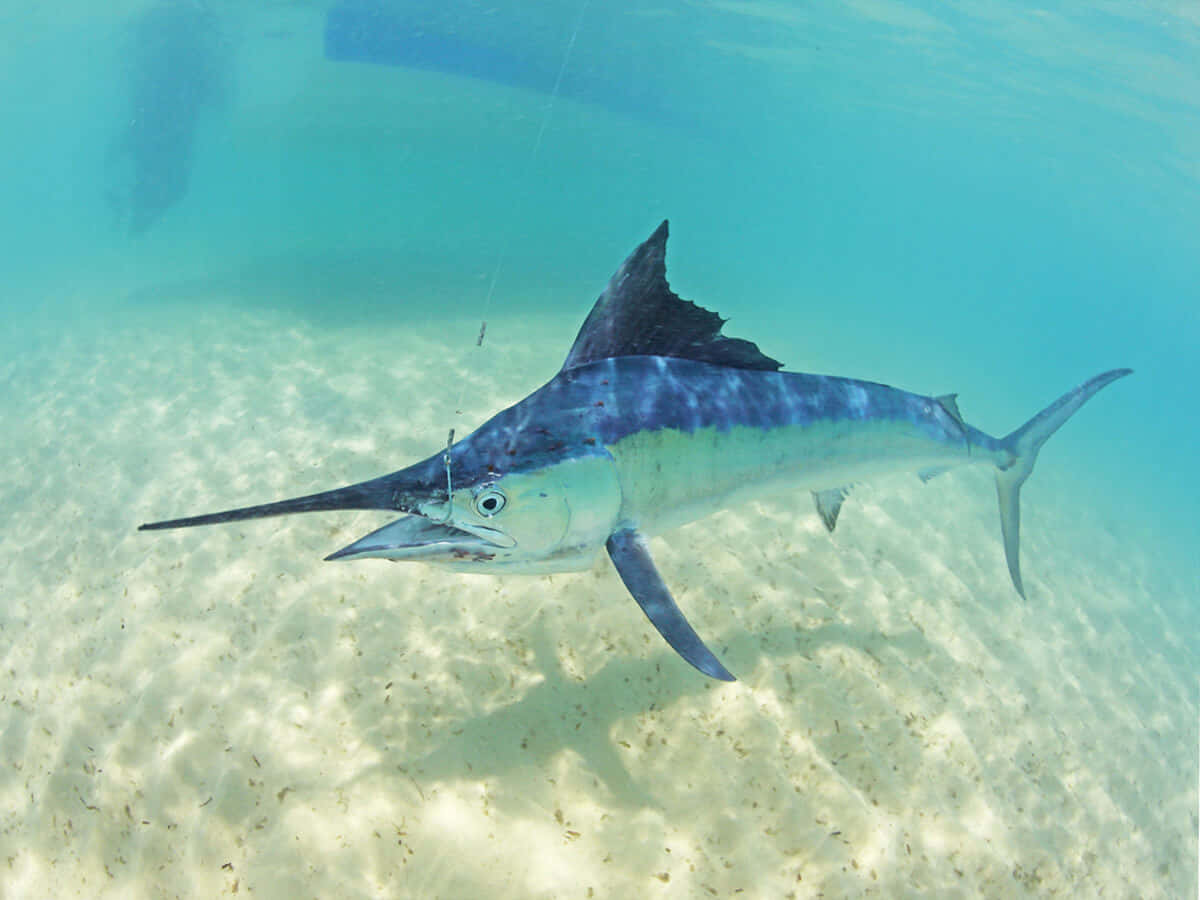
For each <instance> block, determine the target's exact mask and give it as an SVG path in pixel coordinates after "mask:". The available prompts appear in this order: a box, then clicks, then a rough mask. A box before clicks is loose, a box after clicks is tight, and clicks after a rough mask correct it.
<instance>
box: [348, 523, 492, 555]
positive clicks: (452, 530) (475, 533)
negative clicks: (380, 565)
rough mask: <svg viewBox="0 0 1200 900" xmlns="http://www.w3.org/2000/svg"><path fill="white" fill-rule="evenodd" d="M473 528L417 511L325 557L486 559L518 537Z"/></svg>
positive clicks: (488, 529)
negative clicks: (461, 526) (439, 519)
mask: <svg viewBox="0 0 1200 900" xmlns="http://www.w3.org/2000/svg"><path fill="white" fill-rule="evenodd" d="M469 527H470V529H471V530H470V531H467V530H465V529H464V528H460V527H458V526H457V525H451V524H450V523H448V522H439V521H435V520H433V519H430V518H427V517H426V516H423V515H419V514H414V515H408V516H404V517H403V518H401V519H397V520H396V521H394V522H391V523H389V524H387V525H384V526H383V527H382V528H379V529H376V530H375V531H372V532H371V533H370V534H368V535H365V536H364V537H361V538H359V539H358V540H357V541H355V542H354V543H353V544H350V545H348V546H346V547H343V548H342V549H341V550H338V551H337V552H336V553H331V554H329V556H327V557H325V559H326V561H329V560H335V559H396V560H398V559H405V560H416V561H420V562H484V561H487V560H491V559H495V557H496V550H497V549H499V548H507V547H512V546H514V545H515V543H516V542H515V541H514V540H513V539H512V538H511V537H509V536H508V535H506V534H504V532H502V531H497V530H496V529H494V528H487V527H486V526H483V525H474V524H472V525H470V526H469Z"/></svg>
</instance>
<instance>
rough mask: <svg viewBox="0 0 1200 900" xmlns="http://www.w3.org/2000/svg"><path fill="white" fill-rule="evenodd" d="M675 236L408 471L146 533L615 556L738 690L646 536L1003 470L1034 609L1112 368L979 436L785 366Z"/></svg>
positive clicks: (662, 620)
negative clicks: (673, 259) (1082, 412)
mask: <svg viewBox="0 0 1200 900" xmlns="http://www.w3.org/2000/svg"><path fill="white" fill-rule="evenodd" d="M666 245H667V223H666V222H665V221H664V222H663V223H662V224H661V225H660V226H659V227H658V229H657V230H656V231H655V232H654V233H653V234H652V235H651V236H650V237H649V239H647V240H646V241H645V243H643V244H642V245H641V246H639V247H638V248H637V249H636V250H634V251H633V253H632V254H631V255H630V256H629V258H628V259H626V260H625V262H624V264H622V266H621V267H620V268H619V269H618V270H617V272H616V274H615V275H613V276H612V278H611V279H610V281H609V282H608V286H607V287H606V288H605V290H604V292H603V293H602V294H601V295H600V298H599V299H598V300H597V301H596V304H595V306H594V307H593V308H592V311H591V313H590V314H589V315H588V317H587V320H586V321H585V322H584V323H583V327H582V328H581V329H580V331H579V335H578V336H577V337H576V339H575V343H574V345H573V346H572V347H571V351H570V353H568V354H567V359H566V362H564V363H563V366H562V369H560V370H559V372H558V374H556V375H555V376H554V377H553V378H552V379H550V381H549V382H547V383H546V384H544V385H543V386H542V387H540V388H538V389H537V390H536V391H534V392H533V393H532V394H530V395H529V396H528V397H526V398H525V399H524V400H522V401H520V402H519V403H517V404H515V405H513V406H510V407H509V408H508V409H505V410H503V411H501V412H499V413H497V414H496V415H495V416H493V417H492V418H491V419H489V420H488V421H487V422H485V423H484V424H483V425H482V426H480V427H479V428H478V429H477V430H476V431H474V432H472V433H471V434H470V435H469V436H467V437H466V438H464V439H463V440H461V441H460V442H458V443H453V441H451V442H450V443H449V444H448V446H447V447H446V449H445V450H443V451H442V452H439V453H436V454H434V455H433V456H430V457H429V458H428V459H426V460H424V461H422V462H419V463H417V464H415V465H412V466H409V467H408V468H405V469H401V470H399V471H397V472H393V473H391V474H390V475H384V476H381V477H379V478H374V479H371V480H369V481H363V482H360V483H358V484H352V485H349V486H347V487H342V488H337V489H335V490H330V491H324V492H322V493H318V494H310V495H308V496H304V497H298V498H295V499H291V500H282V501H278V502H275V503H267V504H264V505H261V506H248V507H243V508H241V509H233V510H228V511H226V512H218V513H211V514H208V515H202V516H193V517H190V518H183V519H172V520H170V521H164V522H153V523H150V524H147V525H142V526H141V529H142V530H146V529H160V528H183V527H188V526H192V525H209V524H214V523H219V522H233V521H238V520H242V519H254V518H259V517H262V516H277V515H283V514H285V513H297V512H313V511H317V510H336V509H380V510H395V511H397V512H401V513H404V514H405V515H404V516H403V517H402V518H400V519H397V520H396V521H394V522H392V523H390V524H388V525H385V526H383V527H382V528H380V529H378V530H376V531H373V532H371V533H370V534H368V535H366V536H365V537H363V538H360V539H359V540H357V541H355V542H354V543H352V544H350V545H349V546H347V547H345V548H343V549H341V550H339V551H337V552H336V553H333V554H331V555H330V556H328V557H326V559H330V560H334V559H342V560H348V559H365V558H370V557H376V558H383V559H391V560H416V561H420V562H426V563H434V564H436V565H442V566H446V567H449V568H451V569H455V570H460V571H468V572H486V573H494V574H502V573H508V572H522V573H534V574H537V573H542V574H545V573H552V572H570V571H580V570H585V569H588V568H590V567H591V566H592V565H593V563H594V562H595V560H596V557H597V556H598V555H599V553H600V550H601V548H603V549H605V550H607V552H608V555H609V557H610V558H611V559H612V562H613V565H614V566H616V570H617V573H618V574H619V575H620V577H621V580H622V581H623V582H624V583H625V586H626V587H627V588H628V589H629V593H630V594H632V595H633V598H634V600H636V601H637V603H638V605H639V606H641V608H642V610H643V611H644V612H645V614H646V616H647V617H648V618H649V619H650V621H651V623H652V624H653V625H654V627H655V628H657V629H658V631H659V633H660V634H662V636H663V637H664V638H665V639H666V641H667V643H668V644H670V645H671V647H673V648H674V649H675V650H676V651H677V652H678V653H679V654H680V655H681V656H682V657H683V658H684V659H685V660H687V661H688V662H689V663H691V664H692V665H693V666H695V667H696V668H697V669H699V670H700V671H701V672H703V673H704V674H705V675H709V676H711V677H713V678H719V679H722V680H725V681H732V680H734V677H733V675H731V674H730V673H729V670H728V669H726V668H725V666H723V665H722V664H721V662H720V661H719V660H718V659H717V658H716V656H714V655H713V653H712V651H710V650H709V649H708V647H706V646H705V644H704V642H703V641H702V640H701V639H700V637H699V635H697V633H696V632H695V630H694V629H693V628H692V626H691V625H690V624H689V623H688V621H687V619H686V618H685V617H684V615H683V612H682V611H681V610H680V608H679V606H678V605H677V604H676V602H675V600H674V599H673V598H672V596H671V592H670V591H669V590H668V588H667V586H666V584H665V583H664V582H663V579H662V578H661V577H660V575H659V573H658V570H657V569H656V568H655V565H654V561H653V559H652V558H651V556H650V549H649V546H648V544H647V537H648V536H651V535H655V534H659V533H662V532H664V531H668V530H670V529H672V528H676V527H678V526H680V525H683V524H685V523H687V522H691V521H693V520H696V519H700V518H703V517H704V516H707V515H709V514H711V513H713V512H715V511H717V510H718V509H721V508H723V507H726V506H729V505H731V504H733V503H736V502H740V501H743V500H746V499H748V498H754V497H763V496H772V495H777V494H779V493H780V492H781V491H784V490H808V491H811V492H812V495H813V497H814V498H815V501H816V508H817V512H818V513H819V514H820V516H821V519H822V521H823V522H824V524H825V526H826V527H827V528H828V529H829V530H830V531H832V530H833V528H834V526H835V525H836V524H837V519H838V513H839V512H840V511H841V508H842V503H843V501H844V500H845V499H846V496H847V494H848V492H849V489H850V487H851V486H852V485H854V484H856V483H858V482H862V481H864V480H866V479H868V478H871V477H872V476H875V475H880V474H884V473H889V472H905V471H910V472H916V473H918V474H920V475H921V476H922V477H923V478H926V479H928V478H930V477H933V476H934V475H936V474H938V473H940V472H943V471H945V470H947V469H950V468H953V467H956V466H962V465H987V466H991V467H992V468H993V469H994V470H995V474H996V493H997V495H998V497H999V500H1000V530H1001V535H1002V538H1003V543H1004V552H1005V555H1006V557H1007V561H1008V572H1009V575H1010V576H1011V578H1012V583H1013V586H1014V587H1015V588H1016V590H1017V593H1019V594H1020V595H1021V596H1022V597H1024V595H1025V589H1024V586H1023V585H1022V582H1021V568H1020V558H1019V544H1020V493H1021V485H1022V484H1023V483H1024V482H1025V479H1026V478H1028V477H1029V474H1030V473H1031V472H1032V471H1033V464H1034V462H1035V460H1036V459H1037V454H1038V451H1039V450H1040V449H1041V447H1042V445H1043V444H1044V443H1045V442H1046V440H1047V439H1048V438H1049V437H1050V435H1052V434H1053V433H1054V432H1055V431H1056V430H1057V429H1058V428H1059V427H1060V426H1061V425H1062V424H1063V423H1064V422H1066V421H1067V419H1069V418H1070V417H1071V415H1072V414H1074V413H1075V411H1076V410H1078V409H1079V408H1080V407H1081V406H1082V405H1083V404H1084V403H1085V402H1087V401H1088V400H1089V399H1090V398H1091V397H1092V396H1093V395H1094V394H1095V393H1096V392H1097V391H1099V390H1100V389H1101V388H1103V387H1105V386H1107V385H1108V384H1111V383H1112V382H1113V381H1116V380H1117V379H1118V378H1122V377H1123V376H1125V375H1128V374H1130V371H1131V370H1130V369H1113V370H1111V371H1108V372H1104V373H1103V374H1100V375H1097V376H1096V377H1094V378H1092V379H1090V380H1088V381H1086V382H1084V383H1083V384H1081V385H1080V386H1079V387H1077V388H1075V389H1074V390H1072V391H1070V392H1069V393H1067V394H1064V395H1063V396H1062V397H1060V398H1059V399H1058V400H1056V401H1055V402H1054V403H1052V404H1050V406H1048V407H1046V409H1044V410H1042V411H1041V412H1040V413H1038V414H1037V415H1036V416H1034V417H1033V418H1032V419H1030V420H1029V421H1028V422H1026V423H1025V424H1024V425H1022V426H1021V427H1020V428H1018V429H1017V430H1016V431H1014V432H1012V433H1011V434H1009V435H1007V436H1005V437H1000V438H996V437H992V436H991V435H988V434H985V433H984V432H982V431H980V430H979V429H977V428H974V427H973V426H971V425H968V424H967V423H966V422H965V421H964V420H963V417H962V415H961V413H960V412H959V409H958V404H957V402H956V400H955V396H954V395H952V394H951V395H945V396H940V397H935V396H924V395H921V394H912V393H909V392H908V391H903V390H900V389H898V388H894V387H889V386H888V385H884V384H876V383H874V382H870V381H859V380H856V379H853V378H839V377H835V376H831V375H806V374H802V373H799V372H783V371H780V369H781V368H782V366H781V363H779V362H777V361H776V360H774V359H771V358H770V357H768V356H766V355H765V354H763V353H762V352H761V351H760V350H759V349H758V347H757V346H756V345H755V344H753V343H751V342H750V341H746V340H741V339H738V338H731V337H726V336H724V335H722V334H721V329H722V326H723V325H724V320H723V319H722V318H721V317H720V316H718V315H717V314H716V313H714V312H711V311H709V310H707V309H704V308H702V307H700V306H697V305H696V304H694V303H691V302H690V301H687V300H683V299H681V298H680V297H679V296H678V295H676V294H675V293H674V292H673V291H672V290H671V288H670V287H669V285H668V284H667V278H666V271H667V270H666Z"/></svg>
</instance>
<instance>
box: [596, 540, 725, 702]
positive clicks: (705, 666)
mask: <svg viewBox="0 0 1200 900" xmlns="http://www.w3.org/2000/svg"><path fill="white" fill-rule="evenodd" d="M605 546H606V547H607V548H608V555H609V556H610V557H611V558H612V561H613V565H614V566H616V567H617V574H618V575H620V576H621V581H623V582H625V587H627V588H628V589H629V593H631V594H633V599H634V600H636V601H637V603H638V606H640V607H641V608H642V612H644V613H645V614H646V618H648V619H649V620H650V623H651V624H652V625H653V626H654V627H655V628H657V629H658V633H659V634H661V635H662V636H663V637H664V638H666V640H667V643H668V644H670V645H671V647H672V648H674V650H675V652H676V653H678V654H679V655H680V656H682V657H683V658H684V659H686V660H687V661H688V662H690V663H691V664H692V665H693V666H695V667H696V668H697V669H699V670H700V671H701V672H703V673H704V674H705V675H708V676H709V677H711V678H719V679H720V680H721V681H736V680H737V679H735V678H734V677H733V675H731V674H730V672H729V670H728V669H726V668H725V667H724V666H723V665H721V662H720V660H718V659H717V658H716V656H714V655H713V652H712V651H711V650H709V649H708V647H706V646H705V645H704V641H702V640H700V635H698V634H696V632H695V630H694V629H693V628H692V626H691V625H689V624H688V620H687V619H685V618H684V616H683V612H682V611H681V610H680V609H679V607H678V606H676V604H675V600H674V599H673V598H672V597H671V592H670V591H669V590H667V586H666V585H665V584H664V583H663V580H662V576H661V575H659V574H658V569H656V568H655V567H654V560H653V559H651V558H650V548H649V547H648V546H647V545H646V539H645V538H644V537H642V535H641V534H639V533H638V532H637V531H636V530H635V529H633V528H621V529H618V530H617V531H614V532H613V533H612V534H611V535H610V536H609V538H608V543H607V544H606V545H605Z"/></svg>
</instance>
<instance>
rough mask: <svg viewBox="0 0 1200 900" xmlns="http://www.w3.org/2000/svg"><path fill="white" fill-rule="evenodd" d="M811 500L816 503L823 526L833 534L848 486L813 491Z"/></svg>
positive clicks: (848, 490)
mask: <svg viewBox="0 0 1200 900" xmlns="http://www.w3.org/2000/svg"><path fill="white" fill-rule="evenodd" d="M812 495H813V500H814V501H816V504H817V513H818V515H820V517H821V521H822V522H824V523H825V527H826V528H827V529H828V530H829V533H830V534H833V529H834V528H836V527H837V520H838V515H839V514H840V513H841V511H842V503H843V502H844V501H845V499H846V498H847V497H848V496H850V489H849V488H844V487H843V488H833V489H832V490H828V491H813V492H812Z"/></svg>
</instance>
